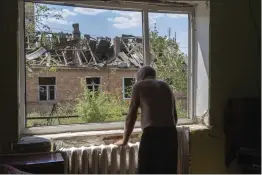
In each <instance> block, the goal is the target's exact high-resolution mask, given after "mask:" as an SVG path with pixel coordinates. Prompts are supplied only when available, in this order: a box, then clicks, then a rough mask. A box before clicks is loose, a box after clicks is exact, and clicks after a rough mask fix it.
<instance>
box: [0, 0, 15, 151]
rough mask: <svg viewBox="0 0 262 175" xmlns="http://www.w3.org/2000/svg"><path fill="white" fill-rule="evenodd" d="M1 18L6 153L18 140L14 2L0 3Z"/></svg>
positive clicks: (1, 136)
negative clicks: (11, 144) (11, 143)
mask: <svg viewBox="0 0 262 175" xmlns="http://www.w3.org/2000/svg"><path fill="white" fill-rule="evenodd" d="M0 16H1V19H2V20H1V27H0V31H1V34H2V35H1V40H2V44H1V47H0V53H1V56H0V57H1V60H2V64H1V69H0V70H1V75H2V81H1V86H0V92H1V100H0V101H1V105H0V111H1V114H0V116H1V121H0V153H1V152H7V151H8V150H9V148H10V144H9V143H10V142H15V141H17V139H18V117H17V116H18V99H17V97H18V93H17V91H18V89H17V84H18V79H17V77H18V71H17V68H18V67H17V65H18V60H17V56H18V52H17V46H18V44H17V33H16V31H17V25H18V24H17V17H18V3H17V1H16V0H14V1H8V2H2V1H1V3H0Z"/></svg>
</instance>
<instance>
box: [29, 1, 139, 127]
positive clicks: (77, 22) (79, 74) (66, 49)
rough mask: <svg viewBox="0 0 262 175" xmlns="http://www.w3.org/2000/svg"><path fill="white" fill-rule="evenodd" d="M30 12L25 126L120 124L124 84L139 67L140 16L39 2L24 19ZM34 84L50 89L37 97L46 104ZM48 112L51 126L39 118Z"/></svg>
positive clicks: (123, 105) (126, 109)
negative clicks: (116, 122) (118, 122)
mask: <svg viewBox="0 0 262 175" xmlns="http://www.w3.org/2000/svg"><path fill="white" fill-rule="evenodd" d="M26 4H29V3H28V2H26ZM31 4H32V3H31ZM28 8H29V9H28ZM30 8H34V9H30ZM27 12H28V13H27ZM29 12H30V13H29ZM32 12H35V14H34V15H35V16H34V17H33V18H34V20H31V21H34V22H33V24H32V23H30V24H32V25H31V26H29V23H28V22H26V23H25V28H26V32H25V42H26V48H25V50H26V59H27V60H26V63H27V64H26V65H27V69H26V70H27V72H26V80H27V82H26V90H27V91H26V93H27V98H26V100H27V101H26V105H27V110H26V111H27V126H29V127H32V126H43V125H57V124H73V123H96V122H100V123H101V122H110V121H120V120H122V121H123V120H124V119H125V113H127V111H128V103H127V102H126V100H124V99H123V93H122V92H123V87H122V86H123V82H122V80H123V78H124V77H135V76H136V72H137V70H138V69H139V68H140V67H141V66H142V65H143V44H142V43H143V41H142V14H141V12H136V11H121V10H105V9H95V8H82V7H76V6H74V7H70V6H60V5H49V4H39V3H38V4H33V5H29V6H26V14H25V18H26V20H27V21H28V20H29V19H31V18H32ZM43 24H44V25H43ZM38 85H46V86H48V87H49V91H48V94H45V97H42V96H43V95H39V96H41V97H40V98H41V99H42V98H45V102H44V103H43V102H42V103H39V100H38V98H37V96H38V94H37V93H38V92H37V87H38ZM86 89H89V90H91V91H94V92H97V93H95V95H93V94H88V93H90V92H87V91H86ZM47 95H48V98H49V99H46V98H47V97H46V96H47ZM52 100H53V101H52ZM54 100H55V101H54ZM54 103H55V104H54ZM54 106H56V108H54ZM51 112H52V117H53V119H52V122H48V121H47V120H46V119H42V118H41V117H50V113H51ZM65 116H66V117H68V118H64V117H65ZM72 116H77V117H72ZM30 117H34V118H35V117H39V119H30ZM59 117H63V118H61V119H59ZM58 119H59V120H58ZM49 121H51V120H49Z"/></svg>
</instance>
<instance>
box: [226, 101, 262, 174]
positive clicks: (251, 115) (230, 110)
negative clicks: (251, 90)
mask: <svg viewBox="0 0 262 175" xmlns="http://www.w3.org/2000/svg"><path fill="white" fill-rule="evenodd" d="M224 132H225V138H226V140H225V141H226V142H225V151H226V152H225V162H226V166H227V167H229V166H230V164H231V163H232V162H233V161H234V160H236V161H237V164H238V167H240V169H241V170H242V173H248V174H252V173H258V172H259V174H260V171H261V98H232V99H229V100H228V104H227V106H226V109H225V115H224Z"/></svg>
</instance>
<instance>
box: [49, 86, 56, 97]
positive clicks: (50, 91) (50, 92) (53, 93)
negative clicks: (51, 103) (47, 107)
mask: <svg viewBox="0 0 262 175" xmlns="http://www.w3.org/2000/svg"><path fill="white" fill-rule="evenodd" d="M48 100H55V86H49V99H48Z"/></svg>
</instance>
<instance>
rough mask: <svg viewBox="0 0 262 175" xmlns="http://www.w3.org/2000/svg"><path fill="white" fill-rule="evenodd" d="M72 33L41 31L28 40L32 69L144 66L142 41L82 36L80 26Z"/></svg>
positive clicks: (27, 54)
mask: <svg viewBox="0 0 262 175" xmlns="http://www.w3.org/2000/svg"><path fill="white" fill-rule="evenodd" d="M73 28H74V30H73V32H72V34H68V33H63V32H61V33H43V32H38V33H37V34H34V37H26V40H27V42H26V44H25V45H26V59H27V62H28V63H29V65H31V66H74V67H117V68H140V67H141V66H143V44H142V38H141V37H136V36H132V35H122V36H121V37H115V38H114V39H113V40H112V39H111V38H109V37H97V38H93V37H91V36H90V35H84V36H83V37H81V33H80V31H79V24H73Z"/></svg>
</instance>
